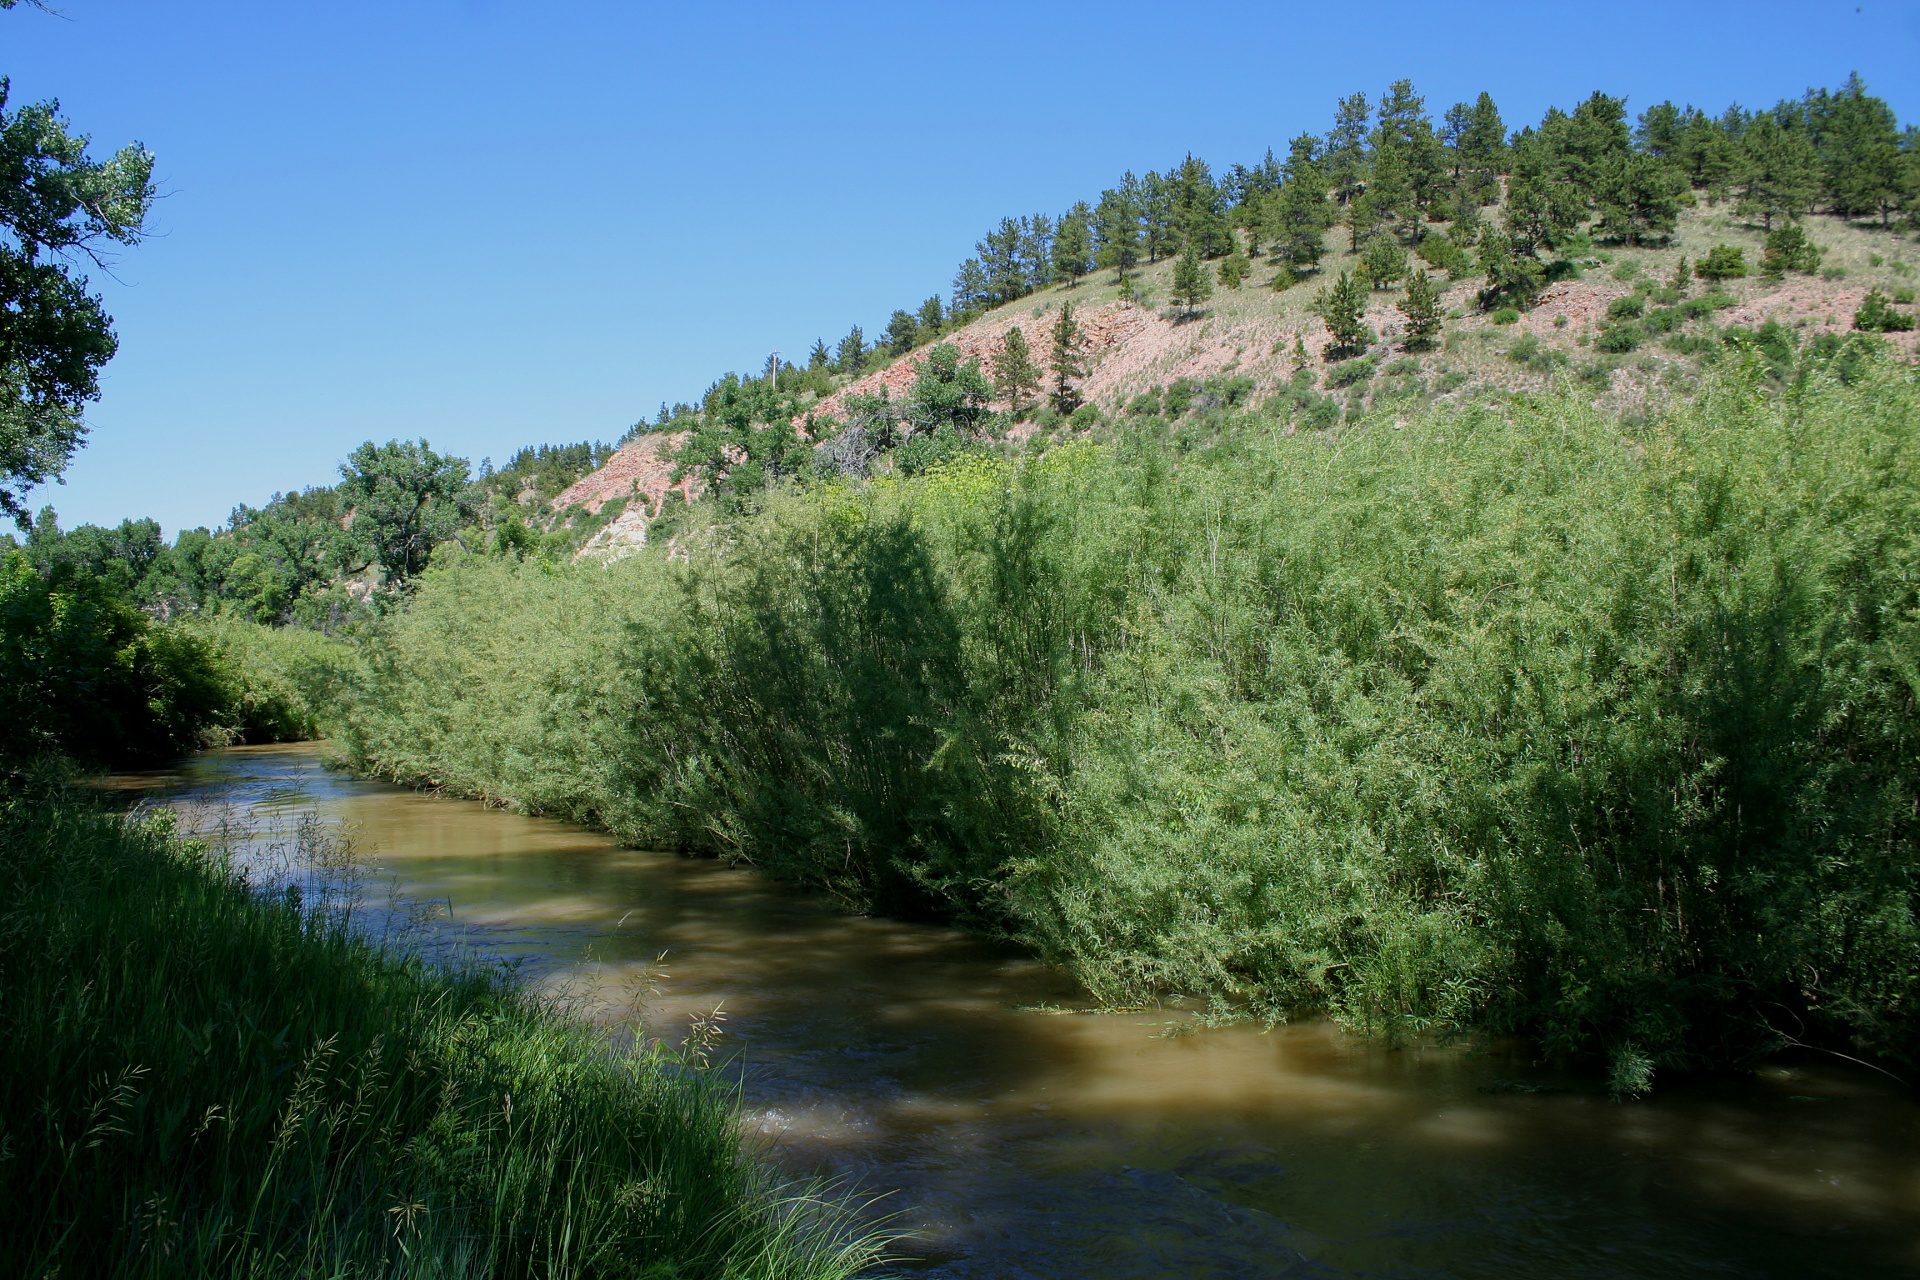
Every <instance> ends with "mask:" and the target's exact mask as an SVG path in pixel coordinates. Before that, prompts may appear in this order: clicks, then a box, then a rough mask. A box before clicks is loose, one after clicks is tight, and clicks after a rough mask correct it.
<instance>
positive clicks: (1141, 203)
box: [1134, 169, 1173, 262]
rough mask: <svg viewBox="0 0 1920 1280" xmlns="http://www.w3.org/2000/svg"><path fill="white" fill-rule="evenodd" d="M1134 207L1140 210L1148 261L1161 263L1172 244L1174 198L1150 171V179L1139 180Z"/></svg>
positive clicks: (1160, 178)
mask: <svg viewBox="0 0 1920 1280" xmlns="http://www.w3.org/2000/svg"><path fill="white" fill-rule="evenodd" d="M1134 204H1135V206H1136V207H1137V208H1138V209H1139V210H1140V225H1141V238H1142V240H1143V241H1144V242H1145V247H1146V250H1147V261H1148V262H1158V261H1160V255H1161V254H1163V253H1165V252H1166V251H1167V248H1168V246H1169V245H1171V244H1172V243H1173V196H1172V194H1171V192H1170V191H1169V190H1168V187H1167V180H1166V179H1165V178H1162V177H1161V176H1160V175H1159V174H1157V173H1155V172H1154V171H1153V170H1151V169H1149V170H1147V176H1146V177H1144V178H1142V179H1140V190H1139V193H1138V194H1137V196H1136V197H1135V200H1134Z"/></svg>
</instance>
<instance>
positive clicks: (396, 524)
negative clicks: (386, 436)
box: [339, 440, 477, 590]
mask: <svg viewBox="0 0 1920 1280" xmlns="http://www.w3.org/2000/svg"><path fill="white" fill-rule="evenodd" d="M339 493H340V497H341V499H342V501H344V502H345V503H346V504H347V505H348V507H349V509H350V511H351V513H352V514H351V516H350V517H349V523H348V525H347V531H348V533H349V534H351V535H352V538H353V541H354V543H355V544H356V549H357V550H358V551H359V552H360V553H361V554H360V560H359V563H358V564H343V565H342V566H341V567H342V568H344V569H346V570H347V571H348V572H352V573H358V572H359V571H360V570H362V569H365V568H366V567H367V566H368V565H370V564H377V565H379V566H380V568H381V570H382V571H383V572H384V573H385V575H386V583H387V585H388V586H389V587H392V588H394V589H395V590H405V589H406V588H407V587H408V586H409V585H411V583H412V581H413V579H414V578H416V577H418V576H419V575H420V573H421V571H422V570H424V569H425V568H426V567H427V564H428V562H429V560H431V559H432V557H433V549H434V548H435V547H437V546H439V545H440V544H441V543H443V542H446V541H447V540H448V539H450V538H452V537H453V535H454V533H455V531H457V530H458V529H459V528H460V526H461V525H463V524H465V523H466V522H467V519H468V517H469V516H471V515H472V514H473V511H474V508H475V506H476V504H477V495H475V494H473V493H472V492H471V491H470V490H469V489H468V486H467V460H466V459H465V458H455V457H452V456H443V455H441V454H437V453H435V452H434V451H433V450H432V448H431V447H429V446H428V444H427V442H426V441H425V440H419V441H414V442H411V443H410V442H408V441H405V440H389V441H388V442H387V443H386V444H383V445H376V444H374V442H373V441H371V440H369V441H367V442H366V443H365V444H363V445H361V446H360V447H359V448H358V449H355V450H354V451H353V452H352V453H351V454H349V455H348V457H347V460H346V462H344V463H342V464H341V466H340V485H339Z"/></svg>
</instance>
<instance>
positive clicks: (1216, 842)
mask: <svg viewBox="0 0 1920 1280" xmlns="http://www.w3.org/2000/svg"><path fill="white" fill-rule="evenodd" d="M1849 382H1851V383H1852V385H1848V383H1849ZM1916 424H1920V389H1917V388H1916V383H1915V379H1914V375H1913V373H1912V371H1911V370H1910V369H1908V368H1905V367H1904V366H1900V365H1895V364H1892V363H1890V362H1885V361H1882V362H1880V363H1878V364H1874V365H1871V367H1869V368H1866V369H1865V370H1864V372H1863V370H1862V369H1860V368H1849V369H1848V370H1847V371H1846V376H1845V377H1841V376H1837V375H1836V373H1835V371H1834V370H1829V369H1824V368H1823V367H1821V366H1819V365H1818V364H1817V363H1814V364H1808V365H1806V366H1804V367H1803V368H1802V369H1801V370H1800V372H1799V374H1798V375H1797V376H1796V377H1795V378H1794V379H1792V380H1790V381H1789V382H1787V383H1784V384H1781V383H1776V382H1774V381H1772V380H1771V379H1770V375H1769V374H1768V373H1767V371H1765V370H1763V369H1760V368H1758V367H1757V366H1756V367H1755V368H1747V369H1734V370H1727V371H1723V372H1722V373H1720V374H1717V375H1715V376H1714V377H1713V378H1712V379H1710V380H1709V382H1708V383H1707V384H1706V386H1705V387H1704V389H1703V390H1702V392H1701V394H1700V395H1699V396H1698V397H1697V398H1696V399H1694V400H1693V401H1691V402H1681V403H1678V404H1676V405H1674V406H1673V407H1671V408H1670V409H1669V410H1668V411H1667V412H1665V413H1663V414H1662V415H1660V416H1658V417H1656V418H1653V419H1651V420H1648V421H1643V422H1626V421H1621V420H1619V419H1617V418H1612V417H1609V416H1607V415H1605V414H1602V413H1601V412H1599V411H1597V410H1595V409H1593V408H1592V406H1591V405H1590V404H1588V403H1586V402H1585V398H1584V397H1583V396H1582V395H1581V393H1580V392H1579V391H1578V390H1577V389H1576V388H1574V387H1573V386H1572V385H1571V384H1569V385H1567V386H1566V387H1564V388H1563V389H1561V390H1560V391H1558V392H1556V393H1553V394H1550V395H1547V396H1543V397H1540V398H1537V399H1534V400H1532V401H1515V402H1512V403H1509V404H1507V405H1504V406H1488V405H1481V406H1464V407H1435V408H1433V409H1430V410H1427V411H1426V412H1424V413H1421V414H1417V415H1413V416H1409V417H1408V418H1406V419H1404V420H1399V419H1392V418H1390V417H1389V416H1388V415H1386V414H1381V415H1376V416H1372V417H1369V418H1368V419H1367V420H1365V421H1363V422H1361V423H1359V424H1355V425H1352V426H1348V427H1345V428H1340V429H1335V430H1331V431H1326V432H1314V433H1298V434H1292V433H1286V432H1283V431H1281V430H1279V429H1278V424H1276V423H1275V422H1273V421H1272V420H1271V419H1269V418H1267V417H1265V416H1263V415H1262V413H1261V412H1260V411H1259V410H1257V409H1251V408H1246V407H1232V406H1228V405H1218V406H1215V407H1213V408H1203V409H1202V410H1201V411H1200V412H1198V413H1196V414H1194V415H1192V416H1190V417H1189V418H1188V419H1187V420H1186V421H1185V422H1184V423H1183V424H1181V425H1180V426H1179V429H1178V430H1177V431H1175V430H1174V429H1173V428H1172V426H1171V424H1168V423H1166V422H1165V421H1164V420H1162V419H1160V418H1158V417H1152V418H1146V419H1133V420H1130V421H1128V420H1123V421H1122V422H1121V423H1120V424H1118V425H1116V426H1114V427H1113V428H1111V429H1110V430H1108V431H1107V432H1106V433H1105V436H1104V439H1102V440H1100V441H1094V440H1081V441H1078V442H1073V443H1069V444H1065V445H1055V446H1053V447H1051V448H1048V449H1044V450H1041V449H1033V450H1030V451H1028V452H1026V453H1024V454H1017V455H1006V454H1002V455H999V456H992V455H982V454H974V455H967V456H961V457H957V458H955V459H952V460H949V461H948V462H946V463H944V464H940V465H936V466H934V467H932V468H930V469H928V470H927V471H925V472H923V473H921V474H919V475H917V476H914V477H909V478H901V477H899V476H891V477H878V478H875V479H873V480H872V481H869V482H865V483H861V484H854V483H846V484H836V485H824V486H816V487H813V488H811V489H807V490H804V491H800V492H780V491H769V492H768V493H767V494H766V495H765V498H764V501H762V502H760V503H759V504H757V510H755V511H751V512H746V513H742V514H738V515H736V516H734V517H732V518H725V517H722V516H720V515H719V514H718V513H715V515H714V516H713V523H712V524H711V525H709V526H708V528H707V530H706V532H705V533H704V534H703V535H700V536H698V537H693V538H689V539H687V540H686V541H685V542H684V543H683V544H682V545H683V547H684V552H683V554H684V559H681V558H679V557H674V558H669V557H663V556H635V557H629V558H627V559H624V560H621V561H618V562H615V563H612V564H608V565H601V564H597V563H579V564H574V565H558V564H554V563H551V562H543V561H536V560H528V561H525V562H515V561H512V560H505V559H498V558H485V557H468V558H454V559H452V560H450V561H449V562H447V563H445V564H444V565H443V566H442V567H440V568H437V569H435V570H433V571H431V572H429V573H428V574H427V575H426V577H425V579H424V581H423V583H422V584H421V586H420V587H419V590H418V592H417V593H416V594H415V595H414V596H413V597H412V599H411V600H410V602H409V606H408V608H407V609H406V610H405V611H404V612H401V613H396V614H394V615H392V616H390V617H388V618H386V619H384V620H382V621H381V623H380V624H379V625H378V626H377V627H375V628H373V629H372V630H371V631H370V632H369V633H368V634H367V635H366V636H365V637H364V638H363V642H362V643H363V649H362V658H363V661H364V667H363V668H362V670H361V671H360V674H358V675H357V676H356V677H355V678H354V680H353V682H352V685H351V688H350V689H349V690H348V691H347V696H346V699H345V702H344V704H343V707H342V721H341V724H340V726H339V728H338V733H337V737H338V741H339V742H340V745H341V748H342V749H343V751H344V753H345V757H346V759H347V761H348V762H349V763H350V764H351V765H352V767H354V768H355V769H357V770H359V771H361V772H362V773H366V774H371V775H378V776H382V777H386V778H389V779H393V780H396V781H400V782H403V783H408V784H411V785H416V786H423V787H431V788H436V789H441V790H445V791H447V792H450V793H453V794H458V795H463V796H471V797H476V798H480V799H483V800H486V801H488V802H490V803H496V804H503V805H509V806H512V807H514V808H518V809H521V810H524V811H528V812H534V813H542V814H547V815H549V816H555V817H561V818H565V819H568V820H572V821H576V822H582V823H586V824H589V825H593V826H596V827H600V828H602V829H605V830H607V831H609V832H612V833H614V834H615V835H617V836H618V837H620V838H622V839H624V840H627V841H629V842H632V843H636V844H644V845H650V846H654V847H666V848H677V849H680V850H683V851H686V852H689V853H695V854H705V855H712V856H718V857H723V858H729V859H734V860H738V861H743V862H748V863H751V864H753V865H755V866H757V867H759V868H761V869H762V870H764V871H766V872H767V873H768V874H770V875H773V876H775V877H777V878H780V879H784V880H788V881H791V882H796V883H800V884H805V885H808V886H811V887H813V888H815V889H818V890H821V891H824V892H826V893H828V894H830V895H832V896H834V897H835V898H837V899H838V900H839V901H841V902H842V903H844V904H845V905H846V906H848V907H850V908H852V909H855V910H872V911H880V912H888V913H893V914H897V915H902V916H907V917H920V918H942V919H949V920H953V921H956V922H958V923H961V924H963V925H966V926H968V927H971V928H974V929H976V930H980V931H982V932H985V933H989V934H994V935H998V936H1003V937H1007V938H1011V939H1015V940H1018V941H1020V942H1023V943H1026V944H1027V945H1030V946H1032V947H1034V948H1036V949H1037V950H1038V951H1039V952H1040V953H1041V954H1042V955H1044V956H1046V957H1047V958H1049V959H1051V960H1054V961H1056V962H1059V963H1062V964H1064V965H1066V966H1068V967H1070V968H1071V969H1072V970H1073V971H1074V972H1075V973H1076V974H1077V975H1078V976H1079V977H1080V978H1081V979H1082V980H1083V981H1085V982H1086V984H1087V985H1088V986H1089V987H1090V988H1091V989H1092V991H1093V992H1095V993H1096V995H1097V996H1099V997H1100V998H1101V999H1103V1000H1105V1001H1109V1002H1113V1003H1117V1004H1133V1003H1139V1002H1141V1001H1144V1000H1150V999H1154V998H1159V997H1164V996H1168V995H1183V996H1188V997H1200V998H1204V999H1206V1000H1208V1001H1209V1002H1210V1006H1211V1011H1212V1012H1211V1014H1210V1015H1209V1016H1211V1017H1214V1018H1220V1019H1230V1018H1245V1017H1253V1018H1262V1019H1285V1018H1292V1017H1298V1016H1304V1015H1308V1014H1313V1013H1320V1012H1324V1013H1327V1014H1330V1015H1331V1016H1333V1017H1334V1018H1335V1019H1336V1020H1338V1021H1339V1022H1341V1023H1342V1024H1343V1025H1345V1026H1348V1027H1350V1028H1353V1029H1355V1030H1360V1031H1365V1032H1384V1033H1388V1034H1417V1033H1429V1032H1434V1033H1447V1032H1457V1031H1466V1030H1475V1029H1486V1030H1497V1031H1503V1032H1515V1033H1519V1034H1521V1035H1523V1036H1525V1037H1526V1038H1528V1039H1529V1040H1530V1041H1531V1042H1532V1043H1533V1044H1535V1045H1536V1046H1537V1047H1538V1048H1539V1050H1540V1051H1541V1052H1543V1053H1545V1054H1547V1055H1549V1056H1552V1057H1555V1058H1559V1059H1562V1060H1572V1061H1587V1062H1591V1063H1594V1064H1596V1065H1598V1066H1599V1067H1600V1068H1601V1069H1602V1070H1604V1071H1605V1072H1606V1074H1607V1075H1608V1077H1609V1079H1610V1081H1611V1085H1612V1087H1613V1088H1614V1089H1615V1090H1616V1091H1617V1092H1618V1093H1620V1094H1623V1095H1630V1094H1635V1093H1640V1092H1644V1091H1645V1090H1646V1089H1648V1088H1649V1087H1650V1086H1651V1083H1652V1080H1653V1077H1654V1076H1655V1074H1656V1073H1658V1072H1686V1071H1698V1070H1714V1069H1724V1068H1740V1067H1744V1066H1747V1065H1750V1064H1752V1063H1754V1062H1756V1061H1758V1060H1759V1059H1761V1058H1763V1057H1765V1056H1766V1055H1768V1054H1770V1053H1773V1052H1776V1051H1778V1050H1780V1049H1782V1048H1784V1047H1787V1046H1790V1045H1804V1046H1814V1047H1820V1048H1824V1049H1828V1050H1831V1051H1834V1052H1840V1053H1844V1054H1846V1055H1849V1056H1855V1057H1860V1058H1866V1059H1871V1060H1873V1061H1876V1062H1880V1063H1882V1064H1885V1065H1886V1066H1887V1067H1888V1068H1889V1069H1891V1070H1894V1071H1896V1072H1900V1073H1902V1074H1907V1073H1908V1072H1907V1068H1910V1067H1911V1066H1912V1065H1913V1063H1914V1061H1915V1058H1916V1051H1917V1050H1920V1041H1917V1039H1916V1031H1917V1030H1920V1022H1916V1008H1915V1001H1916V999H1917V998H1920V989H1917V987H1920V978H1916V968H1917V966H1916V963H1915V962H1916V957H1920V927H1917V926H1916V923H1915V894H1916V888H1917V886H1916V884H1915V882H1914V868H1915V865H1916V859H1915V856H1914V853H1915V851H1914V847H1913V841H1914V838H1915V819H1914V813H1915V812H1916V804H1920V795H1917V794H1916V781H1917V780H1916V776H1915V774H1914V771H1913V769H1912V760H1913V759H1914V749H1915V746H1916V728H1917V727H1920V721H1917V719H1916V713H1915V702H1914V699H1915V690H1916V687H1920V684H1917V683H1916V670H1917V669H1920V668H1917V666H1916V655H1920V607H1917V600H1916V579H1915V577H1914V575H1913V566H1914V564H1915V562H1916V556H1915V550H1916V548H1915V547H1914V545H1913V541H1914V538H1915V537H1916V534H1915V532H1914V531H1915V530H1916V529H1920V491H1917V490H1916V486H1915V480H1914V477H1915V476H1916V475H1920V457H1916V440H1915V431H1916Z"/></svg>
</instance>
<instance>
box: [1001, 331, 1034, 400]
mask: <svg viewBox="0 0 1920 1280" xmlns="http://www.w3.org/2000/svg"><path fill="white" fill-rule="evenodd" d="M993 386H994V390H996V391H998V392H999V393H1000V395H1001V396H1002V397H1003V398H1004V399H1005V400H1006V402H1007V408H1008V411H1009V412H1010V413H1012V414H1013V416H1014V419H1015V420H1016V421H1018V420H1019V419H1021V418H1024V417H1025V416H1026V414H1027V393H1028V392H1030V391H1038V390H1039V389H1040V370H1039V369H1038V368H1036V367H1035V366H1034V363H1033V353H1032V352H1031V351H1030V350H1029V349H1028V347H1027V336H1026V334H1024V333H1022V332H1020V327H1019V326H1018V325H1015V326H1014V327H1013V328H1011V329H1008V330H1007V332H1006V336H1005V337H1003V338H1001V339H1000V346H999V349H998V350H996V351H995V352H994V353H993Z"/></svg>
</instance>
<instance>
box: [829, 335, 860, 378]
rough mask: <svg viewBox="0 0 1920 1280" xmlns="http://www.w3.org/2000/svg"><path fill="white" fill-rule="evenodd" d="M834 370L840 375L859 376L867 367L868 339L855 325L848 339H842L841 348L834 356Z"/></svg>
mask: <svg viewBox="0 0 1920 1280" xmlns="http://www.w3.org/2000/svg"><path fill="white" fill-rule="evenodd" d="M833 363H834V368H835V370H836V371H837V372H840V373H849V374H858V373H859V372H860V371H861V370H862V369H865V368H866V367H867V338H866V335H865V334H863V333H861V332H860V326H859V325H855V326H853V329H852V331H851V332H850V333H848V334H847V336H846V337H844V338H842V339H840V347H839V349H838V350H837V351H835V352H834V355H833Z"/></svg>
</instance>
